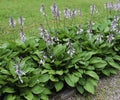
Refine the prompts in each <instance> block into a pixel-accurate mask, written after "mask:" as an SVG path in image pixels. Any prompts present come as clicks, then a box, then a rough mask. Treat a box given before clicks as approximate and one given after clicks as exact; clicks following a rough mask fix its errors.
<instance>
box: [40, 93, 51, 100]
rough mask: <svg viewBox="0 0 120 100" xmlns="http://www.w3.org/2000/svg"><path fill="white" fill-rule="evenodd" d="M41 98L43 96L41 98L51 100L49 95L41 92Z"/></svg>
mask: <svg viewBox="0 0 120 100" xmlns="http://www.w3.org/2000/svg"><path fill="white" fill-rule="evenodd" d="M40 98H41V99H40V100H49V98H48V96H47V95H45V94H41V95H40Z"/></svg>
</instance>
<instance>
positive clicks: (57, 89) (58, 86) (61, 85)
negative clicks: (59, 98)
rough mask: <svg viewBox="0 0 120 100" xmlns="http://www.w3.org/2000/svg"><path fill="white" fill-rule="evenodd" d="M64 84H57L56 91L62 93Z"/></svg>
mask: <svg viewBox="0 0 120 100" xmlns="http://www.w3.org/2000/svg"><path fill="white" fill-rule="evenodd" d="M63 86H64V84H63V82H57V83H55V89H56V91H60V90H61V89H62V88H63Z"/></svg>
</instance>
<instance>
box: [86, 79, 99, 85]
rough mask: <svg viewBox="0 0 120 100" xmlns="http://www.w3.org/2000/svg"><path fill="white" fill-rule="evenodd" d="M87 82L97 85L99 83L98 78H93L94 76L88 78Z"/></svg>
mask: <svg viewBox="0 0 120 100" xmlns="http://www.w3.org/2000/svg"><path fill="white" fill-rule="evenodd" d="M86 82H87V83H91V84H93V85H94V86H97V84H98V80H96V79H93V78H87V81H86Z"/></svg>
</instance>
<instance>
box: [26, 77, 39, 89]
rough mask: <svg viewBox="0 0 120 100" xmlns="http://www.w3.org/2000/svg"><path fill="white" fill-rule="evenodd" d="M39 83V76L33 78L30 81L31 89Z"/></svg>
mask: <svg viewBox="0 0 120 100" xmlns="http://www.w3.org/2000/svg"><path fill="white" fill-rule="evenodd" d="M38 83H39V75H35V76H32V77H31V78H30V81H29V84H28V85H29V87H33V86H35V85H36V84H38Z"/></svg>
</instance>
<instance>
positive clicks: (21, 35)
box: [20, 28, 26, 42]
mask: <svg viewBox="0 0 120 100" xmlns="http://www.w3.org/2000/svg"><path fill="white" fill-rule="evenodd" d="M20 38H21V41H22V42H25V40H26V37H25V34H24V32H23V28H21V29H20Z"/></svg>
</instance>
